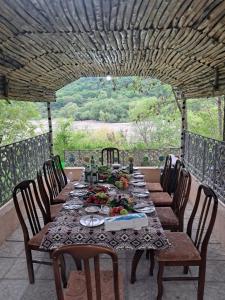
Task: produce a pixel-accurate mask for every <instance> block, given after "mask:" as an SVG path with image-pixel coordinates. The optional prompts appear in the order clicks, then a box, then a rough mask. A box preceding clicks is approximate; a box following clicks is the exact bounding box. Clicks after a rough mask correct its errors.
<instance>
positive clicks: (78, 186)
mask: <svg viewBox="0 0 225 300" xmlns="http://www.w3.org/2000/svg"><path fill="white" fill-rule="evenodd" d="M73 186H74V188H75V189H84V188H86V187H87V184H83V183H79V182H77V183H74V185H73Z"/></svg>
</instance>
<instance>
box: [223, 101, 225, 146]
mask: <svg viewBox="0 0 225 300" xmlns="http://www.w3.org/2000/svg"><path fill="white" fill-rule="evenodd" d="M223 141H224V142H225V95H224V96H223Z"/></svg>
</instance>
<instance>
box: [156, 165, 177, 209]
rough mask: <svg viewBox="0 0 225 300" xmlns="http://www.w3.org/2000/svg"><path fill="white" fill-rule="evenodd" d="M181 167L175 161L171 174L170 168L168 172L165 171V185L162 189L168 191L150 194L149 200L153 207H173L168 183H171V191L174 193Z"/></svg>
mask: <svg viewBox="0 0 225 300" xmlns="http://www.w3.org/2000/svg"><path fill="white" fill-rule="evenodd" d="M169 165H170V164H169ZM181 167H182V163H181V161H180V160H177V161H176V164H175V167H174V170H173V172H172V170H171V168H170V169H169V171H167V172H166V173H165V176H166V177H168V178H167V184H166V186H164V188H165V189H166V190H168V192H154V193H151V194H150V199H151V201H152V202H153V203H154V205H155V206H158V207H161V206H163V207H164V206H172V205H173V197H172V196H171V195H170V193H169V190H170V183H173V190H174V189H175V191H176V187H177V183H178V180H179V176H180V170H181ZM172 176H173V177H172Z"/></svg>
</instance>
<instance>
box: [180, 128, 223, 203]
mask: <svg viewBox="0 0 225 300" xmlns="http://www.w3.org/2000/svg"><path fill="white" fill-rule="evenodd" d="M184 139H185V147H184V152H185V153H184V163H185V166H186V168H187V169H188V170H189V171H190V172H191V173H192V174H193V175H194V176H195V177H196V178H197V179H198V180H199V181H201V182H202V183H205V184H208V185H209V186H210V187H211V188H212V189H213V190H214V191H215V192H216V193H217V195H218V198H219V199H220V200H221V201H222V202H224V203H225V142H221V141H218V140H214V139H210V138H206V137H204V136H201V135H198V134H194V133H191V132H188V131H186V132H185V134H184Z"/></svg>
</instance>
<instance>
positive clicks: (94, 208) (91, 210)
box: [84, 206, 99, 214]
mask: <svg viewBox="0 0 225 300" xmlns="http://www.w3.org/2000/svg"><path fill="white" fill-rule="evenodd" d="M84 210H85V211H86V212H87V213H89V214H90V213H91V214H94V213H97V212H99V207H97V206H88V207H86V208H85V209H84Z"/></svg>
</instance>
